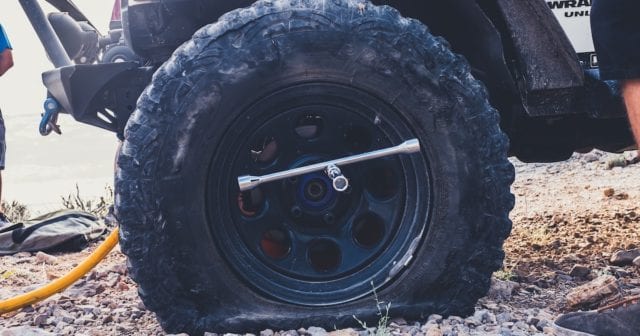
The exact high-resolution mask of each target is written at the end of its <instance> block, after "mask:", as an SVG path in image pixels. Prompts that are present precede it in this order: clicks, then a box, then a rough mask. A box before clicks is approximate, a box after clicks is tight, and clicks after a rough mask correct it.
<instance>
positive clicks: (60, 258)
mask: <svg viewBox="0 0 640 336" xmlns="http://www.w3.org/2000/svg"><path fill="white" fill-rule="evenodd" d="M627 154H629V153H627ZM620 158H621V157H620V156H616V155H612V154H604V153H601V152H592V153H588V154H576V155H574V157H573V158H572V159H571V160H569V161H566V162H562V163H554V164H524V163H521V162H518V161H517V160H514V161H513V163H514V165H515V167H516V171H517V179H516V182H515V183H514V185H513V193H514V194H515V195H516V199H517V203H516V208H515V209H514V211H513V212H512V219H513V234H512V235H511V237H510V238H509V239H508V241H507V242H506V245H505V250H506V252H507V258H506V261H505V267H504V269H503V270H501V271H499V272H497V273H496V274H495V276H494V280H493V282H494V285H493V287H492V290H491V291H490V293H489V295H488V296H487V297H485V298H483V299H481V300H480V302H479V303H478V305H477V309H476V312H475V314H474V315H473V316H469V317H455V316H453V317H448V318H446V319H444V318H443V317H441V316H437V315H432V316H430V317H429V318H428V319H427V320H424V321H405V320H403V319H402V318H401V317H394V316H392V317H391V318H392V319H391V321H390V323H389V325H388V327H387V328H386V329H385V328H378V330H375V329H369V330H364V329H362V328H360V329H345V330H338V331H328V332H329V334H332V336H347V335H348V336H365V335H370V334H372V333H373V334H375V333H376V332H377V334H378V335H411V336H414V335H427V336H439V335H514V336H515V335H553V334H554V329H553V327H552V325H551V322H552V321H553V320H554V319H555V317H556V316H558V315H559V314H561V313H563V312H566V311H574V310H579V309H593V308H597V307H602V306H605V305H607V304H610V303H612V302H616V301H619V300H622V299H623V298H628V297H632V296H634V295H638V294H640V259H636V258H635V257H637V256H638V255H640V250H638V248H639V246H638V245H640V209H639V207H638V206H637V205H638V204H639V200H640V164H634V165H628V166H625V167H613V168H612V167H611V166H612V164H611V163H613V165H614V166H616V165H617V166H623V165H624V160H621V159H620ZM610 168H612V169H610ZM620 251H623V252H620ZM88 254H89V252H88V251H85V252H81V253H75V254H65V255H56V256H49V255H45V254H31V253H22V254H18V255H15V256H9V257H1V258H0V298H7V297H11V296H12V295H15V294H18V293H22V292H25V291H28V290H30V289H33V288H36V287H38V284H42V283H45V282H47V281H49V280H50V279H53V278H56V277H58V276H60V275H62V274H64V272H65V271H67V270H69V269H70V268H71V267H73V266H75V265H76V264H77V263H78V262H80V261H81V260H83V259H84V258H85V257H86V256H87V255H88ZM634 260H635V263H636V265H634ZM124 265H125V258H124V256H123V255H122V254H121V253H120V252H119V251H116V252H115V253H111V254H110V255H109V256H108V258H107V259H106V261H104V262H103V263H101V264H100V265H99V266H98V267H97V268H96V269H95V270H94V271H92V272H91V273H90V275H89V276H88V277H86V278H85V279H84V280H82V281H81V282H79V283H77V284H75V285H74V286H73V287H71V288H70V289H69V290H67V291H65V292H64V293H62V294H58V295H55V296H54V297H52V298H50V299H47V300H46V301H44V302H42V303H39V304H37V305H35V306H33V307H30V308H26V309H22V310H20V311H17V312H14V313H11V314H8V315H5V316H3V317H0V336H8V335H52V334H53V335H158V334H163V333H162V330H161V328H160V326H159V325H158V323H157V322H156V320H155V319H154V316H153V314H152V313H151V312H149V311H147V310H146V309H145V307H144V305H143V304H142V303H141V302H140V300H139V299H138V297H137V295H136V285H135V284H134V283H133V282H132V281H131V280H130V279H129V278H128V277H127V272H126V268H125V266H124ZM300 327H301V329H299V330H290V331H276V332H275V333H274V331H272V330H264V331H255V330H248V331H247V332H252V333H255V334H260V335H261V336H273V335H274V334H279V335H283V336H284V335H287V336H306V335H312V336H321V335H324V334H326V333H327V331H325V330H324V329H320V328H315V327H312V326H300ZM305 328H306V329H305ZM214 332H215V331H214Z"/></svg>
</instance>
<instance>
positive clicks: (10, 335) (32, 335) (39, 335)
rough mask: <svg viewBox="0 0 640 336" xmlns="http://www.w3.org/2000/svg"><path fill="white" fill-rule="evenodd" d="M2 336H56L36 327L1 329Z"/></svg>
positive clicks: (0, 334) (0, 335)
mask: <svg viewBox="0 0 640 336" xmlns="http://www.w3.org/2000/svg"><path fill="white" fill-rule="evenodd" d="M0 336H54V335H53V334H52V333H50V332H47V331H44V330H42V329H38V328H34V327H25V326H22V327H14V328H7V329H0Z"/></svg>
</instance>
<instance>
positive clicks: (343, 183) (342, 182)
mask: <svg viewBox="0 0 640 336" xmlns="http://www.w3.org/2000/svg"><path fill="white" fill-rule="evenodd" d="M419 151H420V142H419V141H418V139H411V140H407V141H405V142H403V143H401V144H399V145H397V146H393V147H389V148H384V149H378V150H375V151H372V152H368V153H362V154H357V155H352V156H347V157H344V158H341V159H336V160H331V161H325V162H320V163H314V164H312V165H308V166H304V167H298V168H293V169H289V170H285V171H281V172H277V173H272V174H268V175H263V176H251V175H244V176H240V177H238V186H239V187H240V191H247V190H251V189H253V188H255V187H257V186H259V185H261V184H263V183H269V182H273V181H280V180H283V179H286V178H290V177H296V176H300V175H305V174H309V173H313V172H317V171H322V170H324V171H325V172H326V173H327V175H328V176H329V177H330V178H331V179H332V180H333V186H334V188H335V189H336V190H337V191H345V190H347V188H348V187H349V181H348V180H347V178H346V177H344V176H343V175H342V172H341V171H340V168H338V167H339V166H346V165H349V164H352V163H356V162H362V161H367V160H373V159H377V158H381V157H385V156H390V155H396V154H412V153H417V152H419ZM335 169H337V174H335V173H336V170H335ZM332 172H333V173H334V175H335V178H334V177H331V173H332ZM340 189H342V190H340Z"/></svg>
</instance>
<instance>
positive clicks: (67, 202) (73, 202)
mask: <svg viewBox="0 0 640 336" xmlns="http://www.w3.org/2000/svg"><path fill="white" fill-rule="evenodd" d="M104 191H105V194H104V195H103V196H100V198H98V199H93V200H87V199H84V198H83V197H82V196H80V187H78V184H76V192H75V193H72V194H69V195H68V196H67V197H64V196H62V206H63V207H65V208H66V209H70V210H81V211H86V212H88V213H91V214H93V215H95V216H96V217H99V218H104V217H105V216H106V215H107V214H108V213H109V207H110V206H111V205H112V204H113V200H114V196H113V188H112V187H111V186H106V187H105V188H104Z"/></svg>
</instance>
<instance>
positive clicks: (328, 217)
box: [322, 212, 336, 224]
mask: <svg viewBox="0 0 640 336" xmlns="http://www.w3.org/2000/svg"><path fill="white" fill-rule="evenodd" d="M322 219H323V220H324V222H325V223H327V224H333V222H334V221H335V220H336V218H335V217H333V214H332V213H330V212H327V213H326V214H324V216H322Z"/></svg>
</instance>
